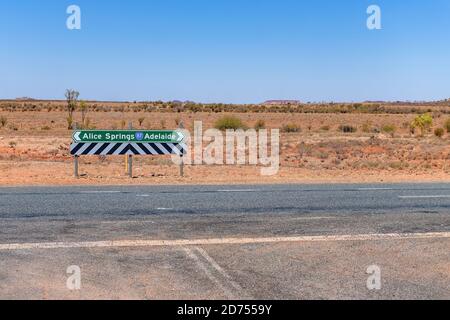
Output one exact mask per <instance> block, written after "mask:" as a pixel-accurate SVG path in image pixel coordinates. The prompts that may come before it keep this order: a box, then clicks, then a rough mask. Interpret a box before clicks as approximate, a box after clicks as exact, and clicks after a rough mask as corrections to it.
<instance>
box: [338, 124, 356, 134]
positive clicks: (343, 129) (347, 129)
mask: <svg viewBox="0 0 450 320" xmlns="http://www.w3.org/2000/svg"><path fill="white" fill-rule="evenodd" d="M339 131H341V132H343V133H355V132H356V131H358V129H356V128H355V127H353V126H350V125H341V126H339Z"/></svg>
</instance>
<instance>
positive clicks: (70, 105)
mask: <svg viewBox="0 0 450 320" xmlns="http://www.w3.org/2000/svg"><path fill="white" fill-rule="evenodd" d="M65 96H66V101H67V113H68V117H67V126H68V129H72V124H73V113H74V112H75V110H76V108H77V101H78V97H79V96H80V93H79V92H78V91H75V90H72V89H67V90H66V93H65Z"/></svg>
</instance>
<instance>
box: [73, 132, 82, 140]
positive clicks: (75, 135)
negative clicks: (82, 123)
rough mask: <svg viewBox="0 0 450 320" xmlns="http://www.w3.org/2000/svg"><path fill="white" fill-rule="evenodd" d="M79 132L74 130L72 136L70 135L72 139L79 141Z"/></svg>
mask: <svg viewBox="0 0 450 320" xmlns="http://www.w3.org/2000/svg"><path fill="white" fill-rule="evenodd" d="M80 134H81V132H80V131H77V132H75V133H74V134H73V136H72V138H73V141H75V142H80V141H81V139H80Z"/></svg>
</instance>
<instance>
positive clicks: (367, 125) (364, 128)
mask: <svg viewBox="0 0 450 320" xmlns="http://www.w3.org/2000/svg"><path fill="white" fill-rule="evenodd" d="M371 129H372V124H371V123H370V122H369V121H366V122H365V123H364V124H363V125H362V132H364V133H370V132H371Z"/></svg>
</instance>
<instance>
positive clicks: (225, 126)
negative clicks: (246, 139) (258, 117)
mask: <svg viewBox="0 0 450 320" xmlns="http://www.w3.org/2000/svg"><path fill="white" fill-rule="evenodd" d="M214 128H216V129H218V130H238V129H245V128H246V126H245V125H244V123H243V122H242V120H241V119H239V118H237V117H234V116H225V117H222V118H220V119H219V120H217V121H216V123H215V125H214Z"/></svg>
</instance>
